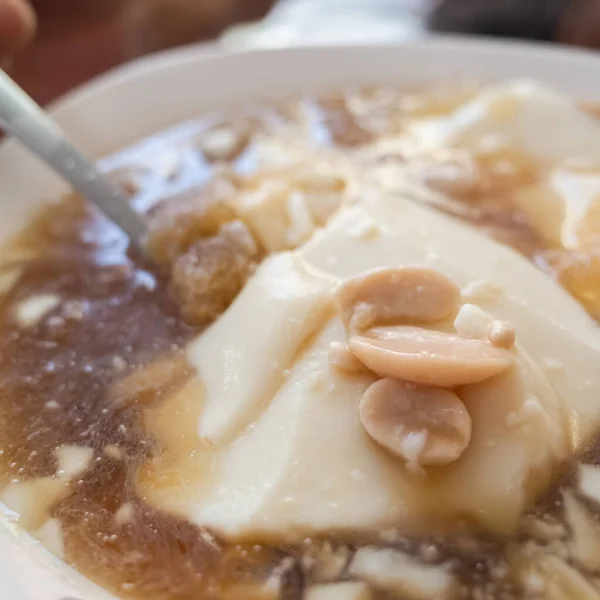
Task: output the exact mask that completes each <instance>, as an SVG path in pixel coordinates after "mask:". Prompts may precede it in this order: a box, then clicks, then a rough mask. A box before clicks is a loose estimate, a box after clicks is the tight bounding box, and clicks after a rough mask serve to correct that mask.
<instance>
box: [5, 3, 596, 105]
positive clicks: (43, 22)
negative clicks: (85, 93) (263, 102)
mask: <svg viewBox="0 0 600 600" xmlns="http://www.w3.org/2000/svg"><path fill="white" fill-rule="evenodd" d="M2 1H5V2H10V3H17V2H27V1H29V2H30V4H31V5H32V6H33V8H34V10H35V12H36V14H37V31H36V34H35V37H34V38H33V39H32V41H30V43H28V44H27V45H25V46H24V47H23V48H22V49H20V50H19V51H18V52H16V53H14V54H12V56H10V57H9V58H8V59H7V60H6V61H5V62H4V64H3V66H4V67H5V68H6V69H7V70H8V71H9V73H10V74H11V75H12V76H13V77H15V79H17V81H18V82H19V83H20V84H21V85H22V86H23V87H24V88H25V89H26V90H27V91H28V92H29V93H30V94H31V95H33V96H34V98H35V99H36V100H38V101H39V102H41V103H47V102H49V101H51V100H52V99H54V98H56V97H57V96H59V95H60V94H62V93H64V92H65V91H67V90H69V89H70V88H72V87H73V86H75V85H77V84H79V83H82V82H83V81H85V80H87V79H89V78H91V77H93V76H94V75H97V74H99V73H102V72H103V71H105V70H107V69H109V68H111V67H113V66H116V65H118V64H121V63H123V62H125V61H127V60H130V59H132V58H135V57H139V56H142V55H145V54H148V53H151V52H155V51H157V50H162V49H165V48H171V47H175V46H179V45H183V44H189V43H193V42H199V41H205V42H206V41H212V42H215V43H218V44H221V45H222V46H223V47H224V48H228V49H240V48H250V47H264V46H269V47H274V46H287V45H299V44H335V43H344V42H354V43H363V42H390V41H396V40H397V41H400V40H405V39H410V38H414V37H418V36H423V35H426V34H427V33H428V32H451V33H464V34H469V35H488V36H500V37H513V38H524V39H534V40H542V41H552V42H556V43H562V44H571V45H579V46H588V47H594V48H600V0H0V4H1V2H2ZM1 20H2V12H1V11H0V31H1V26H2V22H1ZM1 41H2V40H1V39H0V42H1Z"/></svg>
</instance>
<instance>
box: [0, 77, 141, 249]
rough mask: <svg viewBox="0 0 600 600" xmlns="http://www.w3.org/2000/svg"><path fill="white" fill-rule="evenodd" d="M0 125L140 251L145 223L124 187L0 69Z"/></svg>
mask: <svg viewBox="0 0 600 600" xmlns="http://www.w3.org/2000/svg"><path fill="white" fill-rule="evenodd" d="M0 127H2V129H4V130H5V131H6V132H7V133H9V134H10V135H11V136H12V137H14V138H16V139H17V140H19V141H20V142H21V143H22V144H23V145H24V146H26V147H27V148H29V150H31V151H32V152H33V153H34V154H36V155H37V156H38V157H39V158H41V159H42V160H43V161H44V162H45V163H46V164H47V165H48V166H50V167H51V168H52V169H54V170H55V171H57V172H58V173H60V174H61V175H62V176H63V177H64V178H65V179H66V180H67V181H68V182H69V183H70V184H71V185H72V186H73V188H74V189H75V190H77V191H78V192H80V193H81V194H82V195H83V196H84V197H85V198H86V199H87V200H89V201H90V202H93V203H94V204H95V205H96V206H97V207H98V208H99V209H100V210H101V211H102V212H103V213H104V214H105V215H106V216H107V217H108V218H109V219H110V220H111V221H112V222H113V223H115V224H116V225H118V226H119V227H120V228H121V229H122V230H123V231H124V232H125V233H126V234H127V235H128V236H129V239H130V240H131V242H132V243H133V244H135V245H136V246H137V247H138V248H139V249H141V250H142V251H143V248H144V240H145V238H146V233H147V225H146V222H145V221H144V219H143V217H142V216H141V215H139V214H138V213H136V212H135V211H134V210H133V209H132V208H131V206H130V204H129V200H128V198H127V196H126V195H125V194H124V192H123V190H122V189H121V188H120V187H119V186H118V185H117V184H116V183H114V182H113V181H111V180H110V179H109V178H108V177H106V175H104V174H102V173H101V172H100V171H98V169H97V168H96V166H95V165H94V163H93V162H92V161H91V160H90V159H88V158H87V157H86V156H85V155H84V154H83V153H82V152H80V151H79V150H78V149H77V148H76V147H75V146H74V145H73V144H72V143H71V142H70V141H69V140H68V139H67V137H66V136H65V134H64V133H63V131H61V129H60V127H59V126H58V125H57V124H56V123H55V122H54V121H53V120H52V119H51V118H50V116H49V115H48V114H47V113H46V112H44V111H43V110H42V109H41V108H40V107H39V106H38V105H37V104H36V103H35V102H34V101H33V100H32V99H31V98H30V97H29V96H28V95H27V94H26V93H25V92H24V91H23V90H22V89H21V88H20V87H19V86H18V85H17V84H16V83H15V82H14V81H13V80H12V79H11V78H10V77H9V76H8V75H7V74H6V73H5V72H4V71H1V70H0Z"/></svg>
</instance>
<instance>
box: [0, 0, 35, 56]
mask: <svg viewBox="0 0 600 600" xmlns="http://www.w3.org/2000/svg"><path fill="white" fill-rule="evenodd" d="M35 26H36V18H35V13H34V11H33V8H32V7H31V5H30V4H29V2H28V0H0V56H6V55H9V54H12V53H13V52H16V51H17V50H20V49H21V48H23V47H24V46H25V45H26V44H27V43H28V42H29V41H31V38H32V37H33V34H34V33H35Z"/></svg>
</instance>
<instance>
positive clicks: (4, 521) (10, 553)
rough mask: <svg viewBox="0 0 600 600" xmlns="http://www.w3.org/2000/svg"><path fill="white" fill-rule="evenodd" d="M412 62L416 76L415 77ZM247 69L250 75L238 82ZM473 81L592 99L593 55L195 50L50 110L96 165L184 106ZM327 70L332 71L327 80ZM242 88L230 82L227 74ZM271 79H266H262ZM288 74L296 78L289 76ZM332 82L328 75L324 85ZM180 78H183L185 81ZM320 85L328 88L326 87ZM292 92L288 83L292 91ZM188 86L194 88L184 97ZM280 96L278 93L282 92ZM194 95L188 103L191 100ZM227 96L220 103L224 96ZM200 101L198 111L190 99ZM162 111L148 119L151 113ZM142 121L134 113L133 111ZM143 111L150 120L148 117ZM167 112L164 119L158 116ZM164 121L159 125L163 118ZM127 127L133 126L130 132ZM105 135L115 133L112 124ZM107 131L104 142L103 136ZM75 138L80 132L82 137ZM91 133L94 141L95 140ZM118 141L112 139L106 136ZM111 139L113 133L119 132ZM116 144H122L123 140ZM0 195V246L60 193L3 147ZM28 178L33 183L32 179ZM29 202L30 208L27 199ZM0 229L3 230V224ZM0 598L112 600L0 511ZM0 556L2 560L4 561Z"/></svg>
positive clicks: (111, 78) (101, 83)
mask: <svg viewBox="0 0 600 600" xmlns="http://www.w3.org/2000/svg"><path fill="white" fill-rule="evenodd" d="M403 58H404V59H407V58H410V59H411V60H413V62H414V61H416V63H417V64H412V63H411V64H408V63H409V62H410V61H408V60H405V63H406V64H400V65H396V64H393V65H392V64H388V63H386V62H385V61H390V60H391V59H396V60H400V62H401V59H403ZM291 64H293V65H294V67H297V68H298V70H297V73H294V74H289V73H288V74H286V73H284V70H285V65H291ZM419 64H420V65H421V69H422V71H423V72H422V73H419V68H418V67H419ZM247 69H250V70H251V71H252V73H251V75H253V76H255V77H256V78H257V80H258V81H256V82H253V80H252V77H249V76H246V77H245V76H243V73H241V71H242V70H247ZM448 70H450V71H452V72H454V71H456V72H457V73H461V74H468V73H472V75H473V76H474V77H476V78H477V79H479V78H482V76H483V78H484V79H488V77H487V75H490V76H491V79H492V80H493V79H499V78H505V77H508V76H511V74H512V75H515V76H518V75H533V76H538V77H539V78H541V79H542V80H548V81H551V82H556V83H559V82H561V81H564V82H567V84H566V85H567V87H569V86H573V87H574V89H575V90H576V94H577V95H582V96H586V97H587V96H589V97H590V98H592V97H593V98H596V99H598V100H600V86H599V87H597V88H596V87H595V86H594V83H593V81H594V79H595V81H600V53H595V52H593V51H589V50H582V49H573V48H564V47H558V46H552V45H549V44H544V43H530V42H522V41H505V40H490V39H484V38H476V39H474V38H469V39H466V38H462V37H460V36H431V37H427V38H423V39H417V40H411V41H406V42H403V43H398V44H387V43H386V44H359V45H357V44H352V45H347V46H342V45H336V46H305V47H293V48H268V49H260V50H259V49H242V50H239V51H238V50H236V51H233V52H231V51H229V52H223V51H222V50H221V49H220V48H219V46H218V45H216V44H196V45H191V46H185V47H182V48H177V49H173V50H168V51H166V52H162V53H159V54H155V55H151V56H148V57H143V58H140V59H136V60H134V61H132V62H130V63H128V64H126V65H123V66H121V67H117V68H115V69H113V70H111V71H109V72H108V73H105V74H103V75H100V76H98V77H96V78H94V79H93V80H91V81H90V82H88V83H86V84H84V85H83V86H80V87H79V88H77V89H76V90H74V91H72V92H69V93H68V94H66V95H64V96H63V97H61V98H59V99H58V100H57V101H55V102H53V103H52V104H51V105H50V106H49V109H50V110H51V112H52V113H53V115H54V116H55V118H56V119H57V121H58V122H59V123H60V124H61V125H62V126H63V127H64V128H65V130H66V131H67V132H68V133H69V134H71V135H73V137H74V138H75V139H76V140H77V141H78V142H79V143H80V144H81V145H82V147H83V148H84V150H86V151H88V152H89V153H90V154H91V155H92V156H94V157H96V158H100V157H101V156H103V155H104V154H106V153H107V152H111V151H113V150H115V149H116V147H120V146H122V145H123V144H126V145H127V144H131V143H133V142H135V141H136V140H137V139H140V138H141V137H143V136H144V135H151V134H152V133H154V132H156V131H157V125H156V124H157V123H159V124H160V123H165V124H168V123H169V122H176V121H177V110H178V109H179V108H180V107H182V106H184V104H185V110H183V112H182V113H181V114H183V113H185V116H182V118H183V119H185V118H188V116H189V114H188V113H190V111H191V110H193V109H194V107H196V111H197V113H198V112H202V110H203V109H202V108H201V107H200V106H201V105H202V103H204V105H211V103H212V104H213V105H214V103H215V102H220V101H221V100H220V98H222V99H223V101H224V102H228V101H229V100H230V99H231V98H230V96H231V97H234V98H235V97H237V99H238V100H239V99H240V98H241V96H242V92H243V90H244V89H251V90H252V92H253V93H255V92H256V90H257V89H261V90H264V91H265V95H266V96H267V97H268V96H271V95H273V94H278V93H285V94H288V93H290V86H291V87H292V88H293V86H294V85H295V84H296V83H297V84H298V86H300V88H302V86H303V85H306V82H311V83H310V85H311V86H312V84H314V85H315V86H316V87H322V86H325V87H329V86H328V83H329V79H332V80H333V83H334V84H335V86H336V87H338V86H339V83H340V82H344V81H347V80H348V81H352V77H354V83H356V84H358V83H370V81H366V79H368V76H370V75H371V74H373V73H372V72H371V71H373V72H376V73H377V77H378V78H379V79H381V80H382V81H385V80H388V82H389V80H390V79H391V78H393V77H394V73H395V74H396V75H395V76H396V77H397V78H398V83H403V82H405V83H407V82H408V80H409V79H410V78H411V77H412V76H413V75H423V79H424V80H425V79H435V78H436V77H437V74H439V73H443V72H444V71H448ZM334 71H335V72H334ZM193 74H200V75H202V76H206V77H207V80H208V81H210V82H214V84H215V86H216V88H218V89H217V91H215V90H209V92H210V93H208V94H207V93H205V92H206V91H207V90H205V89H203V88H202V85H204V83H203V82H196V83H190V81H193V79H189V77H191V76H192V75H193ZM236 74H237V76H238V77H239V78H240V80H241V81H235V82H234V81H233V79H234V78H235V76H236ZM270 75H273V77H272V78H270V77H269V76H270ZM292 75H296V76H297V78H296V79H297V80H296V79H294V78H293V77H292ZM330 76H331V77H330ZM186 78H188V79H186ZM325 81H327V83H325ZM165 82H167V83H169V84H171V85H173V88H172V89H169V88H166V89H169V92H171V93H172V92H173V91H177V93H179V94H181V95H182V96H184V101H185V102H184V101H181V100H180V99H179V98H177V99H176V101H174V104H175V105H176V106H171V104H170V103H168V102H165V103H163V104H161V102H160V98H159V99H156V98H150V97H149V96H148V91H149V90H152V89H154V90H155V92H156V95H158V96H160V95H161V94H160V93H159V92H164V89H165ZM292 84H293V85H292ZM190 88H193V89H190ZM283 88H285V89H283ZM194 94H196V96H194ZM228 94H229V96H228ZM136 95H137V97H138V100H139V99H145V100H147V105H148V106H149V108H148V109H147V112H148V114H146V115H144V114H141V115H133V114H132V112H131V111H130V108H131V102H132V100H131V101H130V97H133V96H136ZM197 99H201V102H200V104H199V105H196V104H194V100H197ZM152 111H154V113H161V114H160V115H158V116H159V117H161V118H157V119H155V120H154V121H153V120H152V118H151V117H152V116H154V113H153V112H152ZM138 112H140V113H142V112H143V111H138ZM150 113H152V114H150ZM167 113H168V114H167ZM162 117H165V118H162ZM129 121H134V122H135V123H134V125H135V126H131V125H130V124H129ZM115 123H118V124H119V125H122V126H123V127H124V128H125V129H126V130H127V131H126V133H125V134H123V135H122V136H121V138H120V139H119V140H118V142H114V143H112V144H111V143H108V142H107V140H109V141H110V139H111V135H113V132H112V131H110V129H111V127H113V126H114V124H115ZM113 128H114V129H118V127H116V126H114V127H113ZM107 129H108V130H109V132H108V134H107V132H106V130H107ZM82 132H83V133H82ZM94 135H97V137H98V139H100V140H102V141H101V142H97V141H96V138H95V137H94ZM114 135H117V133H114ZM119 135H120V133H119ZM123 140H124V141H123ZM0 172H1V173H2V177H0V196H5V197H13V196H15V195H16V196H18V197H20V194H21V193H22V194H23V198H24V201H23V202H21V201H19V202H12V203H7V204H6V205H5V206H4V208H3V214H4V218H3V219H2V220H1V221H2V222H0V242H2V241H4V240H5V239H6V238H7V237H8V236H9V235H10V233H11V232H12V231H14V230H15V228H18V227H19V226H20V225H19V224H20V223H22V222H23V221H24V219H26V218H27V216H28V214H30V212H31V211H32V210H34V209H35V207H37V206H38V205H39V203H40V202H45V201H46V200H48V198H49V197H51V196H55V195H56V194H58V193H60V191H62V189H63V188H62V186H61V184H60V183H59V182H57V181H56V180H55V179H54V178H53V177H52V176H51V175H50V174H49V173H47V172H46V171H45V169H43V168H42V167H41V166H40V165H39V164H37V163H36V162H35V161H33V160H32V159H31V158H30V157H28V156H27V155H26V153H25V152H24V151H22V149H20V148H18V147H17V145H16V144H15V143H14V142H13V141H10V140H7V141H4V142H3V143H2V144H0ZM34 175H35V176H34ZM29 196H31V201H30V200H29ZM4 221H6V222H7V223H8V225H6V224H3V222H4ZM0 556H2V557H3V560H2V561H0V596H1V597H3V598H4V597H6V598H10V599H11V600H67V599H81V600H109V599H113V600H114V597H113V596H111V595H110V594H108V593H107V592H104V591H103V590H100V589H99V588H98V587H96V586H95V585H94V584H91V583H89V582H88V581H87V580H85V579H84V578H83V577H82V576H81V575H79V574H78V573H76V572H75V571H74V570H73V569H71V568H69V567H66V566H65V565H64V563H62V561H60V560H59V559H57V558H55V557H54V556H53V555H51V554H50V553H49V552H48V551H46V550H44V549H43V548H42V547H41V546H40V544H39V543H38V542H36V541H35V540H34V539H33V538H32V537H30V536H29V535H27V534H25V533H24V532H22V531H20V530H19V527H18V526H17V525H16V524H15V522H14V518H11V515H10V514H9V513H8V512H6V511H4V512H3V511H2V507H1V506H0ZM5 557H6V558H5Z"/></svg>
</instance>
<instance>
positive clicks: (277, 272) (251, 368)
mask: <svg viewBox="0 0 600 600" xmlns="http://www.w3.org/2000/svg"><path fill="white" fill-rule="evenodd" d="M334 285H335V280H332V279H330V278H327V277H323V276H321V275H319V274H317V273H316V272H314V270H311V269H310V268H308V267H307V265H306V264H305V263H304V262H303V261H302V260H301V259H300V258H299V257H297V256H295V255H293V254H279V255H274V256H272V257H271V258H268V259H267V260H266V261H265V262H264V263H263V264H262V265H261V266H260V267H259V269H258V271H257V272H256V274H255V275H254V277H253V278H252V279H251V280H250V282H249V283H248V284H247V286H246V288H245V289H244V290H243V291H242V293H241V294H240V295H239V296H238V298H237V299H236V300H235V301H234V303H233V305H232V306H231V307H230V308H229V310H228V311H227V312H226V313H225V314H224V315H222V316H221V318H220V319H218V320H217V321H216V322H215V323H214V324H213V325H212V327H210V329H209V330H208V331H207V332H205V333H204V335H201V336H200V337H199V338H198V340H197V341H196V342H195V343H193V344H192V345H191V347H190V348H189V351H188V358H189V360H190V363H191V364H192V365H193V366H195V367H196V369H197V371H198V375H199V377H200V379H201V380H202V382H203V384H204V387H205V398H206V402H205V405H204V409H203V412H202V415H201V417H200V424H199V430H198V432H199V435H200V438H201V439H203V440H206V441H209V442H211V443H218V442H219V441H221V440H223V439H224V438H226V437H227V436H230V435H232V434H234V433H238V432H239V430H240V428H243V427H244V426H245V425H247V424H248V422H249V421H250V420H251V419H252V418H253V417H254V416H255V413H256V411H257V410H261V409H264V408H265V407H266V406H267V405H268V402H269V400H270V399H271V398H272V397H273V394H274V393H275V392H276V391H277V389H278V388H279V387H280V386H281V384H282V382H283V379H284V375H285V371H286V370H287V369H289V368H290V367H291V366H292V362H293V360H294V357H295V356H296V354H297V352H298V350H299V348H300V346H301V345H302V343H303V342H304V341H305V340H306V339H307V338H308V337H309V336H310V335H311V334H313V333H314V332H315V331H317V330H318V329H319V328H320V327H321V326H322V324H323V320H324V318H325V316H326V313H327V311H328V310H329V307H330V298H331V291H332V290H333V287H334Z"/></svg>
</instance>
